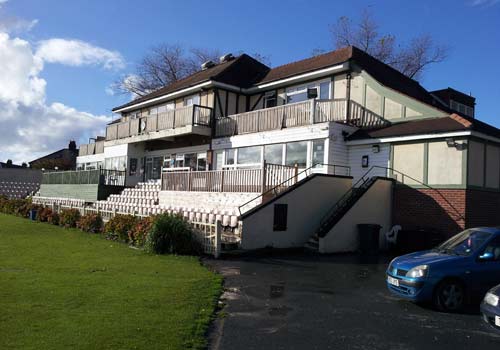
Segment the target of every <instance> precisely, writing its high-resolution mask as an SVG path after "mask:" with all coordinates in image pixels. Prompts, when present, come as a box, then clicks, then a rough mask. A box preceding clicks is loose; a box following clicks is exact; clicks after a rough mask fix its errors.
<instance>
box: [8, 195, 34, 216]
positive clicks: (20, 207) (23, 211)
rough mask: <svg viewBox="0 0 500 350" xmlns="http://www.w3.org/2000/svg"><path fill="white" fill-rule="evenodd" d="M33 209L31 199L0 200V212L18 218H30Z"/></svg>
mask: <svg viewBox="0 0 500 350" xmlns="http://www.w3.org/2000/svg"><path fill="white" fill-rule="evenodd" d="M30 209H31V200H29V199H8V198H6V197H2V198H1V199H0V212H2V213H5V214H12V215H17V216H23V217H26V216H28V213H29V210H30Z"/></svg>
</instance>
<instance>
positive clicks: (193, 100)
mask: <svg viewBox="0 0 500 350" xmlns="http://www.w3.org/2000/svg"><path fill="white" fill-rule="evenodd" d="M199 104H200V94H194V95H190V96H186V97H184V100H183V105H184V107H188V106H193V105H199Z"/></svg>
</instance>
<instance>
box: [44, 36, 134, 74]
mask: <svg viewBox="0 0 500 350" xmlns="http://www.w3.org/2000/svg"><path fill="white" fill-rule="evenodd" d="M36 56H37V57H39V58H41V59H42V60H44V61H45V62H50V63H61V64H66V65H69V66H83V65H102V66H103V67H104V68H106V69H122V68H125V60H124V59H123V57H122V55H121V54H120V53H119V52H117V51H110V50H106V49H103V48H102V47H98V46H93V45H91V44H89V43H86V42H84V41H80V40H67V39H59V38H55V39H49V40H43V41H41V42H40V43H39V45H38V49H37V51H36Z"/></svg>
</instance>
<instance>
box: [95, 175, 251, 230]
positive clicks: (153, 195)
mask: <svg viewBox="0 0 500 350" xmlns="http://www.w3.org/2000/svg"><path fill="white" fill-rule="evenodd" d="M159 194H160V185H159V184H153V183H139V184H138V185H137V186H136V187H135V188H126V189H124V190H123V191H122V193H121V194H119V195H110V196H109V197H108V199H107V200H105V201H98V202H95V203H94V208H96V209H98V210H103V211H113V212H116V213H123V214H138V215H155V214H160V213H164V212H167V213H171V214H178V215H181V216H183V217H184V218H186V220H189V221H192V222H204V223H212V224H213V223H215V222H216V221H217V220H220V221H221V222H222V225H223V226H226V227H230V228H235V227H237V226H238V215H239V213H238V208H237V206H235V205H231V206H230V205H227V203H229V202H228V201H226V202H224V203H223V204H221V203H219V204H220V205H215V204H216V203H215V202H210V203H204V202H203V201H200V200H198V201H195V200H194V199H195V198H196V197H197V196H198V197H199V194H197V193H196V192H175V196H176V197H177V201H176V204H175V205H174V204H172V205H169V204H159ZM235 195H237V194H233V197H235ZM251 195H252V196H255V194H254V193H252V194H251ZM184 196H186V198H187V197H189V198H191V199H192V200H190V201H183V199H182V198H183V197H184ZM242 198H246V196H243V197H242ZM177 204H181V205H177ZM207 204H208V205H207Z"/></svg>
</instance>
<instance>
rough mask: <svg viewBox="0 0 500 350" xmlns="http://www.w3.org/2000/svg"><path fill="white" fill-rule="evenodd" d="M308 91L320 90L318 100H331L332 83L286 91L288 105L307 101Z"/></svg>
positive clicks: (317, 83)
mask: <svg viewBox="0 0 500 350" xmlns="http://www.w3.org/2000/svg"><path fill="white" fill-rule="evenodd" d="M307 89H318V98H321V99H329V98H330V81H329V80H328V81H322V82H314V83H310V84H307V85H300V86H294V87H291V88H288V89H286V103H295V102H302V101H306V100H307Z"/></svg>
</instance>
